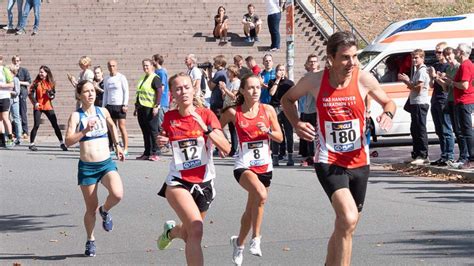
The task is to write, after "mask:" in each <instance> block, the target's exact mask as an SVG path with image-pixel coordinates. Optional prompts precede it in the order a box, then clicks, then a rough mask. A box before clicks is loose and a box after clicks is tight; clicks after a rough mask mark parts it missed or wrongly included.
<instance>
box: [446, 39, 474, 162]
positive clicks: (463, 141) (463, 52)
mask: <svg viewBox="0 0 474 266" xmlns="http://www.w3.org/2000/svg"><path fill="white" fill-rule="evenodd" d="M471 49H472V48H471V46H470V45H468V44H466V43H461V44H459V45H458V47H457V49H456V51H455V52H456V58H457V59H458V61H459V62H460V63H461V64H460V65H459V69H458V71H457V72H456V75H455V77H454V79H453V80H452V81H451V82H450V83H449V84H451V85H452V86H453V88H454V89H453V91H454V112H455V116H454V120H455V123H456V127H457V128H458V129H459V138H458V140H459V142H458V146H459V160H458V161H457V162H456V163H455V164H453V165H452V166H453V167H455V168H462V169H467V168H470V161H471V162H472V161H474V150H473V145H474V144H473V136H472V135H473V132H472V131H473V130H472V113H473V112H474V86H473V80H474V65H473V63H472V61H471V60H470V59H469V56H470V55H471Z"/></svg>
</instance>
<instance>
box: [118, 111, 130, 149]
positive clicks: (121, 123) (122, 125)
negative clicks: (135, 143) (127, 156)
mask: <svg viewBox="0 0 474 266" xmlns="http://www.w3.org/2000/svg"><path fill="white" fill-rule="evenodd" d="M117 120H118V128H119V129H120V133H121V134H122V140H123V146H124V149H125V150H127V151H128V132H127V127H126V126H125V122H126V120H125V119H117Z"/></svg>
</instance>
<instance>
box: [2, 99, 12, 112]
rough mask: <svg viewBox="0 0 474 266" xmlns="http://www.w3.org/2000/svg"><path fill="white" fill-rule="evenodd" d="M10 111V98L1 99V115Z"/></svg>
mask: <svg viewBox="0 0 474 266" xmlns="http://www.w3.org/2000/svg"><path fill="white" fill-rule="evenodd" d="M9 109H10V98H5V99H0V113H3V112H8V110H9Z"/></svg>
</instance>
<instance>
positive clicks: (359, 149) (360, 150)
mask: <svg viewBox="0 0 474 266" xmlns="http://www.w3.org/2000/svg"><path fill="white" fill-rule="evenodd" d="M358 78H359V68H355V69H354V71H353V72H352V78H351V81H350V83H349V85H348V86H347V87H345V88H343V89H338V90H336V89H335V88H333V87H331V85H330V84H329V71H328V69H325V70H324V73H323V78H322V80H321V87H320V89H319V94H318V95H317V97H316V108H317V114H316V131H317V132H316V148H315V156H314V159H315V162H319V163H327V164H334V165H338V166H341V167H345V168H357V167H361V166H365V165H368V164H370V159H369V146H368V145H367V139H366V136H365V133H364V132H365V103H364V100H363V99H362V96H361V95H360V91H359V83H358Z"/></svg>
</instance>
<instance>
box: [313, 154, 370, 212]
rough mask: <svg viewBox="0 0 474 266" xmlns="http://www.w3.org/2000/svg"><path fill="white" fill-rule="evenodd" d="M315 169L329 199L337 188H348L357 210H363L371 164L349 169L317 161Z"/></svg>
mask: <svg viewBox="0 0 474 266" xmlns="http://www.w3.org/2000/svg"><path fill="white" fill-rule="evenodd" d="M314 169H315V170H316V174H317V175H318V179H319V183H321V186H322V187H323V189H324V191H325V192H326V194H327V195H328V197H329V200H331V196H332V194H333V193H334V192H335V191H336V190H338V189H341V188H348V189H349V190H350V192H351V194H352V197H353V198H354V201H355V203H356V206H357V210H358V211H359V212H361V211H362V208H363V207H364V200H365V192H366V191H367V182H368V180H369V173H370V167H369V165H366V166H362V167H359V168H352V169H349V168H344V167H341V166H338V165H334V164H325V163H315V164H314Z"/></svg>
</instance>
